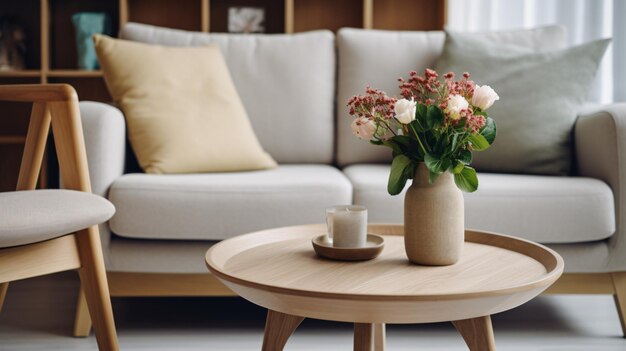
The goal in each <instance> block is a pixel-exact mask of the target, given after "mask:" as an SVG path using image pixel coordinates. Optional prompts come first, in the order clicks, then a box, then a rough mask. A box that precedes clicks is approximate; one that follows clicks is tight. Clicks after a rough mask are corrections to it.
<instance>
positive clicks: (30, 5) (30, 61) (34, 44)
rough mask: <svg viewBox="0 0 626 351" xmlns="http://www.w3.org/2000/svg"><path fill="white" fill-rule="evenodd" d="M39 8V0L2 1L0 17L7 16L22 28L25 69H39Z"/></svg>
mask: <svg viewBox="0 0 626 351" xmlns="http://www.w3.org/2000/svg"><path fill="white" fill-rule="evenodd" d="M40 9H41V6H39V0H20V1H2V6H1V8H0V17H2V16H9V17H13V18H15V20H16V21H17V22H18V23H19V24H20V25H21V26H22V27H23V28H24V32H25V35H26V57H25V61H26V68H27V69H39V68H41V23H40V17H41V11H40Z"/></svg>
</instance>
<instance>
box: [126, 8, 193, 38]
mask: <svg viewBox="0 0 626 351" xmlns="http://www.w3.org/2000/svg"><path fill="white" fill-rule="evenodd" d="M125 1H126V3H127V6H128V21H129V22H139V23H145V24H152V25H155V26H161V27H169V28H176V29H184V30H191V31H200V30H202V1H201V0H176V1H172V0H125Z"/></svg>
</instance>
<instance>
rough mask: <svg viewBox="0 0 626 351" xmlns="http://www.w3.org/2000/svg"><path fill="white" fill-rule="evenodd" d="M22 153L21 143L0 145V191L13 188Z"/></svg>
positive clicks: (15, 184)
mask: <svg viewBox="0 0 626 351" xmlns="http://www.w3.org/2000/svg"><path fill="white" fill-rule="evenodd" d="M23 153H24V145H23V144H11V145H0V191H12V190H15V187H16V186H17V177H18V175H19V169H20V164H21V163H22V154H23Z"/></svg>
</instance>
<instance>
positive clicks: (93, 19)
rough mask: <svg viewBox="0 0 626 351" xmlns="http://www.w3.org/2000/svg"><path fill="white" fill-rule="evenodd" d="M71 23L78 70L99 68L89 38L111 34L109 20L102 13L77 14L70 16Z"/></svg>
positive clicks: (106, 15) (107, 16)
mask: <svg viewBox="0 0 626 351" xmlns="http://www.w3.org/2000/svg"><path fill="white" fill-rule="evenodd" d="M72 23H74V29H75V30H76V51H77V54H78V68H80V69H86V70H96V69H98V68H100V65H99V63H98V57H97V56H96V51H95V50H94V45H93V40H92V39H91V37H92V36H93V35H94V34H111V18H110V17H109V15H108V14H106V13H104V12H78V13H75V14H74V15H73V16H72Z"/></svg>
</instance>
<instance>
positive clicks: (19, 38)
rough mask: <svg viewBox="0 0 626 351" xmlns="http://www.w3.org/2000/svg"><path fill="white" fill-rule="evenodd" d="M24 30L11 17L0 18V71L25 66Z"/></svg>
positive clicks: (19, 68)
mask: <svg viewBox="0 0 626 351" xmlns="http://www.w3.org/2000/svg"><path fill="white" fill-rule="evenodd" d="M25 58H26V32H25V31H24V28H23V27H22V25H21V24H20V23H19V22H18V21H17V20H16V19H15V18H13V17H9V16H3V17H1V18H0V71H11V70H21V69H25V68H26V60H25Z"/></svg>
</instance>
